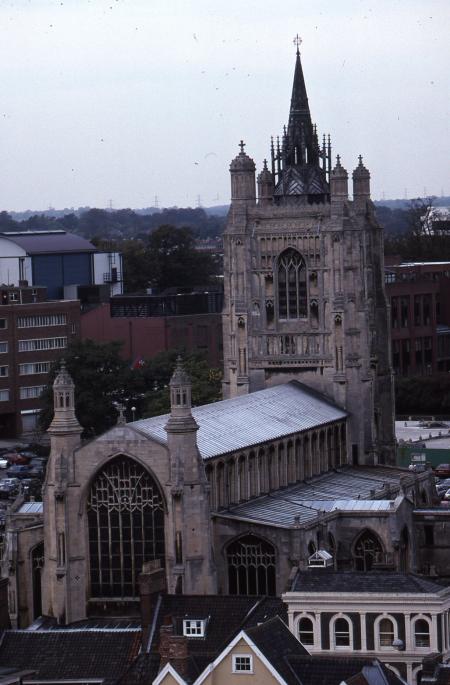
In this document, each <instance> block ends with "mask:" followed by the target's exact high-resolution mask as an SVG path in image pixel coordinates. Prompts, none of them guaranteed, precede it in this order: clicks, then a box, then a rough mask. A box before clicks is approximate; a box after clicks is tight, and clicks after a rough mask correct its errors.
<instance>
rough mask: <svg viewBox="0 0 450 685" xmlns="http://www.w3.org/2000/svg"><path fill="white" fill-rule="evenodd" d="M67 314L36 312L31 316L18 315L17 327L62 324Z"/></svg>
mask: <svg viewBox="0 0 450 685" xmlns="http://www.w3.org/2000/svg"><path fill="white" fill-rule="evenodd" d="M66 323H67V314H38V315H33V316H19V317H18V319H17V328H37V327H41V326H45V327H47V326H64V325H65V324H66Z"/></svg>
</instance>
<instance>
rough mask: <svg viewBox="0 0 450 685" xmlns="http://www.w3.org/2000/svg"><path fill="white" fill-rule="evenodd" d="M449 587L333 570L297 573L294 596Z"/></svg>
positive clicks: (402, 576)
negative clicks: (305, 593)
mask: <svg viewBox="0 0 450 685" xmlns="http://www.w3.org/2000/svg"><path fill="white" fill-rule="evenodd" d="M445 587H446V585H444V584H441V583H439V582H437V581H434V580H430V579H429V578H424V577H422V576H417V575H414V574H412V573H398V572H395V571H365V572H363V571H334V569H332V568H321V569H309V570H307V571H298V572H297V574H296V576H295V578H294V582H293V584H292V588H291V592H331V593H339V592H356V593H358V594H359V595H360V594H361V593H364V592H369V593H379V592H383V593H393V594H435V593H439V592H442V591H443V590H444V589H445Z"/></svg>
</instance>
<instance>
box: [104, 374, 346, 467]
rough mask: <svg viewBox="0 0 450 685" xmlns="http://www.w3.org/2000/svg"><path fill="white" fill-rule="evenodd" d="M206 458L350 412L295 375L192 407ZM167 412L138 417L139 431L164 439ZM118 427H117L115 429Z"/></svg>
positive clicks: (312, 426) (154, 437) (135, 423)
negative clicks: (159, 414) (144, 417)
mask: <svg viewBox="0 0 450 685" xmlns="http://www.w3.org/2000/svg"><path fill="white" fill-rule="evenodd" d="M192 415H193V416H194V418H195V420H196V421H197V423H198V425H199V431H198V434H197V443H198V448H199V451H200V454H201V455H202V457H203V459H209V458H211V457H216V456H218V455H219V454H226V453H228V452H235V451H236V450H239V449H243V448H245V447H250V446H251V445H257V444H260V443H264V442H267V441H270V440H276V439H278V438H281V437H283V436H287V435H291V434H293V433H300V432H301V431H305V430H308V429H309V428H314V427H315V426H323V425H325V424H327V423H330V422H333V421H338V420H341V419H344V418H345V417H346V416H347V412H346V411H344V410H343V409H341V408H340V407H337V406H336V405H335V404H333V403H332V402H331V401H329V400H328V399H326V398H325V397H324V396H322V395H320V394H319V393H317V392H315V391H313V390H311V389H310V388H307V387H306V386H304V385H302V384H301V383H298V382H297V381H290V382H289V383H284V384H283V385H277V386H275V387H273V388H267V389H266V390H259V391H257V392H252V393H250V394H248V395H242V396H240V397H233V398H232V399H230V400H222V401H221V402H213V403H211V404H205V405H203V406H201V407H193V409H192ZM168 418H169V414H164V415H163V416H154V417H152V418H149V419H141V420H140V421H134V422H132V423H130V424H128V426H132V427H133V428H135V429H136V430H137V431H139V432H140V433H143V434H144V435H146V436H147V437H149V438H152V439H155V440H157V441H158V442H161V443H163V444H166V443H167V433H166V431H165V430H164V426H165V425H166V423H167V421H168ZM113 430H114V429H113Z"/></svg>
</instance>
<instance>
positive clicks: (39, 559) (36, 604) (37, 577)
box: [31, 542, 44, 618]
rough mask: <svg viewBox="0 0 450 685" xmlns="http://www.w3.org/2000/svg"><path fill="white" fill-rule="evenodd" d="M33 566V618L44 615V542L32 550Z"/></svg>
mask: <svg viewBox="0 0 450 685" xmlns="http://www.w3.org/2000/svg"><path fill="white" fill-rule="evenodd" d="M31 566H32V570H33V578H32V586H33V618H39V616H42V586H41V582H42V581H41V574H42V569H43V567H44V543H43V542H40V543H39V544H38V545H36V547H34V548H33V550H32V551H31Z"/></svg>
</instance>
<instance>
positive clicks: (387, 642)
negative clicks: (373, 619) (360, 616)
mask: <svg viewBox="0 0 450 685" xmlns="http://www.w3.org/2000/svg"><path fill="white" fill-rule="evenodd" d="M378 638H379V641H380V647H392V643H393V642H394V639H395V631H394V624H393V622H392V621H391V619H390V618H382V619H381V621H380V622H379V624H378Z"/></svg>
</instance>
